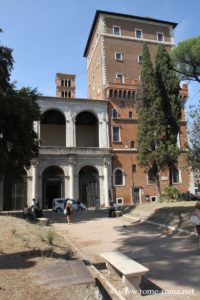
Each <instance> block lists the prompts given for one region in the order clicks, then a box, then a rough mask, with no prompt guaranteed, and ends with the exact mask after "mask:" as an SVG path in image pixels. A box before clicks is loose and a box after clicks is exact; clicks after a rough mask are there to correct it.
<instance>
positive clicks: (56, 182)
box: [42, 166, 64, 208]
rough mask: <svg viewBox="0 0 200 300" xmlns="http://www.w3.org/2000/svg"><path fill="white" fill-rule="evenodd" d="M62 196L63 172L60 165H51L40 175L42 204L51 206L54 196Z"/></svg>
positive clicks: (46, 206)
mask: <svg viewBox="0 0 200 300" xmlns="http://www.w3.org/2000/svg"><path fill="white" fill-rule="evenodd" d="M61 197H64V172H63V170H62V169H61V168H60V167H57V166H51V167H48V168H46V169H45V170H44V172H43V176H42V201H43V203H42V206H43V207H45V208H52V201H53V199H54V198H61Z"/></svg>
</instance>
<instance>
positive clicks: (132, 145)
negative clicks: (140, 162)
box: [130, 141, 135, 149]
mask: <svg viewBox="0 0 200 300" xmlns="http://www.w3.org/2000/svg"><path fill="white" fill-rule="evenodd" d="M134 146H135V142H134V141H131V144H130V147H131V149H134Z"/></svg>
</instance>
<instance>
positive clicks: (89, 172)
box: [78, 165, 100, 207]
mask: <svg viewBox="0 0 200 300" xmlns="http://www.w3.org/2000/svg"><path fill="white" fill-rule="evenodd" d="M78 179H79V198H80V200H81V202H83V203H84V204H85V205H86V206H87V207H96V206H97V205H98V206H99V205H100V197H99V172H98V170H97V168H95V167H93V166H90V165H86V166H84V167H82V168H81V169H80V170H79V175H78Z"/></svg>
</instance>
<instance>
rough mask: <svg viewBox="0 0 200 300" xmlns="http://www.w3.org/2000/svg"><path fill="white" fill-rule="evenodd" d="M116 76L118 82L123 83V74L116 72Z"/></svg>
mask: <svg viewBox="0 0 200 300" xmlns="http://www.w3.org/2000/svg"><path fill="white" fill-rule="evenodd" d="M116 78H117V80H118V82H119V83H124V74H121V73H117V74H116Z"/></svg>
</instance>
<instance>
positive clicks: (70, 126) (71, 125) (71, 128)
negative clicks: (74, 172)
mask: <svg viewBox="0 0 200 300" xmlns="http://www.w3.org/2000/svg"><path fill="white" fill-rule="evenodd" d="M66 120H67V121H66V147H76V126H75V116H74V113H73V112H71V113H70V114H69V115H67V116H66Z"/></svg>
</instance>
